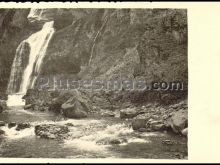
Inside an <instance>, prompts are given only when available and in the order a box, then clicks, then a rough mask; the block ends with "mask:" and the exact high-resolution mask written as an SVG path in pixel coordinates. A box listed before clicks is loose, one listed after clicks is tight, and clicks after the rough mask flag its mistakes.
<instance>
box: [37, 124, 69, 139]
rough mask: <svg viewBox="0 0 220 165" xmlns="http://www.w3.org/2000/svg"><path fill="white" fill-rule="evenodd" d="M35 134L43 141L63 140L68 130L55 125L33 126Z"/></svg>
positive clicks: (65, 127)
mask: <svg viewBox="0 0 220 165" xmlns="http://www.w3.org/2000/svg"><path fill="white" fill-rule="evenodd" d="M34 132H35V134H36V135H37V136H39V137H41V138H45V139H57V138H58V139H59V138H64V137H65V136H66V135H67V133H68V132H69V129H68V127H67V126H65V125H64V126H62V125H55V124H42V125H37V126H35V130H34Z"/></svg>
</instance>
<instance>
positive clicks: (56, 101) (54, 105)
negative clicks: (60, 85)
mask: <svg viewBox="0 0 220 165" xmlns="http://www.w3.org/2000/svg"><path fill="white" fill-rule="evenodd" d="M72 96H73V94H71V93H69V92H65V91H62V92H60V93H59V96H58V97H56V98H53V99H52V102H51V103H50V105H49V109H48V110H49V111H52V112H55V113H60V112H61V106H62V104H64V103H65V102H67V101H68V100H69V99H70V98H71V97H72Z"/></svg>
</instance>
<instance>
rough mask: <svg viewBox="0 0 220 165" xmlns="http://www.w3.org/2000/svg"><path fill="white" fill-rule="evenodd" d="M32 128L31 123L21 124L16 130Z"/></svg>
mask: <svg viewBox="0 0 220 165" xmlns="http://www.w3.org/2000/svg"><path fill="white" fill-rule="evenodd" d="M30 127H31V125H30V123H19V124H18V125H17V127H16V130H17V131H20V130H23V129H26V128H30Z"/></svg>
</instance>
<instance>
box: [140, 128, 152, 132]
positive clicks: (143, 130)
mask: <svg viewBox="0 0 220 165" xmlns="http://www.w3.org/2000/svg"><path fill="white" fill-rule="evenodd" d="M138 131H139V132H149V130H148V129H147V128H139V129H138Z"/></svg>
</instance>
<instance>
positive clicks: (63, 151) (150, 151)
mask: <svg viewBox="0 0 220 165" xmlns="http://www.w3.org/2000/svg"><path fill="white" fill-rule="evenodd" d="M0 121H5V122H7V123H10V122H16V123H23V122H29V123H31V125H32V126H31V128H26V129H24V130H20V131H16V130H15V127H13V128H10V129H9V128H8V126H7V125H6V126H3V127H1V129H2V130H4V131H5V136H4V137H2V138H1V139H0V157H14V158H146V159H186V158H187V139H186V138H184V137H180V136H177V135H173V134H167V133H159V132H155V133H148V132H135V131H133V130H132V128H131V127H130V124H129V121H126V120H121V119H119V118H102V117H90V118H86V119H78V120H76V119H63V118H61V117H57V115H55V114H52V113H45V112H33V111H26V110H23V109H21V108H18V107H15V108H13V109H12V110H8V111H4V112H3V113H2V114H1V115H0ZM41 123H48V124H49V123H52V124H53V123H56V124H60V125H66V124H67V123H68V125H71V127H69V129H70V133H69V135H70V136H69V137H68V138H67V139H65V140H53V139H43V138H39V137H37V136H36V135H35V133H34V126H35V125H37V124H41ZM105 139H121V140H122V143H121V144H106V143H104V142H105ZM123 139H125V140H123ZM163 141H168V142H169V141H171V142H172V144H167V143H163Z"/></svg>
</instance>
